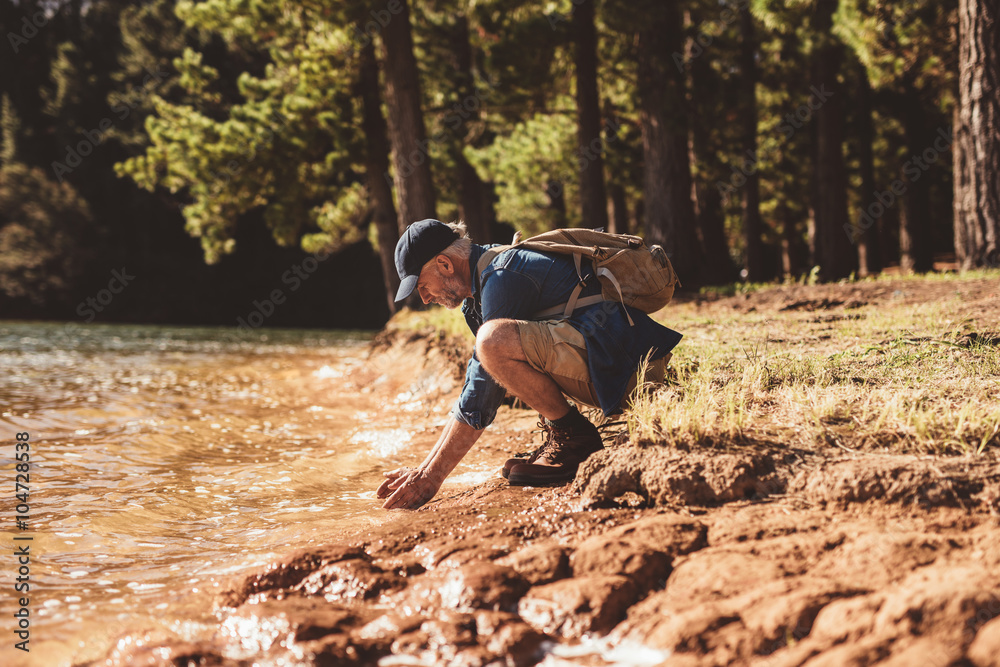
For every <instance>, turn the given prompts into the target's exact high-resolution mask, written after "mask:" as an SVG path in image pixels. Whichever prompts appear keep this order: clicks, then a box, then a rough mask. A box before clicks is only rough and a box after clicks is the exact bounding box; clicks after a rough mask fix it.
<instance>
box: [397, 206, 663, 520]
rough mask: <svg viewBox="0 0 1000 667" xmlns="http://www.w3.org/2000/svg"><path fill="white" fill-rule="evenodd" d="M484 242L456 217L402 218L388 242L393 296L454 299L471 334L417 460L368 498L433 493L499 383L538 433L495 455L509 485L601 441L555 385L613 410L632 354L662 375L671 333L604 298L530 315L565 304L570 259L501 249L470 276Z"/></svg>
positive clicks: (565, 464) (476, 429) (487, 413)
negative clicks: (513, 452) (553, 314)
mask: <svg viewBox="0 0 1000 667" xmlns="http://www.w3.org/2000/svg"><path fill="white" fill-rule="evenodd" d="M488 249H489V248H488V247H486V246H480V245H476V244H474V243H472V241H471V240H470V239H469V238H468V237H467V236H466V235H465V226H464V225H463V224H461V223H458V224H445V223H443V222H439V221H437V220H422V221H420V222H416V223H413V224H412V225H410V226H409V227H408V228H407V229H406V231H405V232H404V233H403V235H402V237H400V239H399V243H398V244H397V245H396V269H397V271H398V272H399V277H400V280H401V281H402V282H401V284H400V286H399V291H398V292H397V294H396V301H397V302H399V301H402V300H403V299H405V298H407V297H408V296H409V295H410V294H411V293H412V292H413V290H414V289H415V290H416V291H417V293H418V294H419V295H420V298H421V300H422V301H423V302H424V303H437V304H440V305H442V306H444V307H445V308H457V307H458V306H462V312H463V313H464V314H465V319H466V321H467V322H468V324H469V327H470V328H471V329H472V332H473V333H474V334H475V335H476V343H475V350H474V352H473V355H472V358H471V359H470V360H469V364H468V368H467V371H466V375H465V384H464V386H463V388H462V393H461V395H460V396H459V399H458V401H457V402H456V404H455V407H454V408H453V409H452V412H451V415H450V416H449V418H448V421H447V423H446V424H445V427H444V430H443V431H442V433H441V436H440V438H439V439H438V441H437V444H435V445H434V448H433V449H432V450H431V452H430V453H429V454H428V455H427V458H426V459H424V462H423V463H421V464H420V466H419V467H418V468H416V469H409V468H400V469H398V470H393V471H392V472H387V473H385V477H386V480H385V481H384V482H383V483H382V485H381V486H379V488H378V491H377V495H378V497H379V498H387V499H386V501H385V504H384V505H383V507H384V508H386V509H395V508H415V507H419V506H420V505H423V504H424V503H425V502H427V501H428V500H430V499H431V498H433V497H434V494H435V493H437V491H438V489H439V488H440V487H441V484H442V483H443V482H444V479H445V478H446V477H447V476H448V474H449V473H450V472H451V471H452V470H453V469H454V468H455V466H456V465H458V462H459V461H461V460H462V457H463V456H465V454H466V453H467V452H468V451H469V450H470V449H471V448H472V446H473V445H474V444H475V443H476V441H477V440H478V439H479V436H480V435H482V433H483V431H484V430H485V429H486V427H487V426H489V424H490V423H491V422H492V421H493V419H494V417H495V416H496V411H497V408H499V406H500V403H501V402H502V401H503V398H504V395H505V393H506V392H505V388H506V391H509V392H510V393H511V394H513V395H514V396H516V397H517V398H519V399H520V400H521V401H523V402H524V403H526V404H527V405H528V406H530V407H531V408H532V409H533V410H536V411H537V412H538V413H539V414H540V415H541V416H542V426H543V428H544V429H545V430H546V432H547V433H546V441H545V443H544V444H543V446H542V447H541V448H540V449H539V450H538V451H536V452H535V453H534V454H532V456H531V458H530V459H511V460H509V461H507V463H505V464H504V469H503V473H504V476H506V477H507V478H508V480H509V481H510V483H511V484H514V485H542V484H556V483H566V482H568V481H570V480H571V479H573V477H574V475H575V474H576V470H577V468H578V467H579V465H580V463H582V462H583V461H584V460H585V459H586V458H587V457H588V456H590V455H591V454H593V453H594V452H596V451H598V450H600V449H601V448H602V446H603V445H602V442H601V436H600V433H599V432H598V430H597V428H596V427H595V426H594V425H593V424H592V423H590V421H588V420H587V419H586V418H585V417H584V416H583V415H581V414H580V412H579V411H578V410H577V409H576V408H575V407H572V406H570V404H569V402H568V401H567V400H566V397H565V396H564V394H566V395H568V396H570V397H571V398H572V399H573V400H574V401H576V402H578V403H585V404H588V405H593V406H595V407H599V408H601V410H602V411H603V412H604V414H605V415H609V414H613V413H615V412H617V411H618V410H619V409H620V407H621V402H622V400H623V399H624V398H625V396H626V395H627V393H628V392H629V390H630V389H631V388H633V387H634V386H635V384H636V382H637V380H636V369H637V368H638V366H639V364H640V362H641V361H642V360H643V359H644V358H648V359H649V360H650V362H653V363H651V364H650V365H651V366H654V365H655V366H657V367H658V368H659V370H660V371H661V372H662V369H663V368H664V367H665V364H666V361H667V359H669V354H668V353H669V352H670V350H672V349H673V347H674V346H675V345H676V344H677V342H678V341H679V340H680V338H681V335H680V334H679V333H677V332H675V331H671V330H670V329H667V328H666V327H663V326H661V325H659V324H657V323H656V322H654V321H653V320H652V319H650V318H649V316H648V315H646V314H645V313H643V312H641V311H638V310H635V309H633V308H626V306H623V305H622V304H621V303H618V302H614V301H601V302H599V303H595V304H593V305H590V306H587V307H583V308H577V309H576V310H574V311H573V313H572V316H571V317H569V318H568V319H558V320H542V321H536V320H533V319H532V316H533V314H535V313H538V312H540V311H544V310H546V309H548V308H552V307H554V306H558V305H560V304H564V303H566V302H567V300H568V299H569V297H570V294H571V293H572V292H573V289H574V288H575V287H576V286H577V284H578V283H579V282H580V279H579V277H578V275H577V272H576V268H575V266H574V263H573V259H572V257H570V256H568V255H558V254H542V253H539V252H534V251H531V250H526V249H521V248H511V249H509V250H506V251H504V252H502V253H500V254H499V255H497V256H496V257H495V258H494V259H493V260H492V261H491V262H489V264H488V265H487V266H486V267H485V268H484V269H483V271H482V273H481V274H480V273H479V271H478V270H477V265H478V263H479V260H480V258H481V257H482V255H483V253H484V252H486V251H487V250H488ZM584 277H585V278H586V277H587V276H584ZM587 282H588V285H587V287H585V288H584V290H583V292H581V293H580V298H583V297H587V296H591V295H594V294H600V291H601V288H600V285H599V283H598V281H597V280H596V279H591V280H589V281H587ZM626 310H627V311H628V314H629V315H631V319H632V321H633V322H634V325H633V324H630V323H629V321H628V317H627V315H626ZM661 377H662V375H661Z"/></svg>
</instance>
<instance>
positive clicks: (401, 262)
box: [396, 219, 461, 303]
mask: <svg viewBox="0 0 1000 667" xmlns="http://www.w3.org/2000/svg"><path fill="white" fill-rule="evenodd" d="M460 238H461V236H459V234H458V232H456V231H455V230H454V229H452V228H451V227H449V226H448V225H446V224H444V223H443V222H441V221H440V220H432V219H427V220H421V221H420V222H414V223H413V224H412V225H410V226H409V227H407V228H406V231H405V232H403V235H402V236H400V237H399V242H398V243H396V273H398V274H399V281H400V282H399V291H398V292H396V303H399V302H400V301H402V300H403V299H405V298H406V297H408V296H410V294H412V293H413V290H414V288H416V286H417V280H418V279H419V278H420V270H421V269H422V268H424V264H426V263H427V262H429V261H431V260H432V259H434V256H435V255H437V254H438V253H439V252H441V251H442V250H444V249H445V248H447V247H448V246H450V245H451V244H452V243H453V242H454V241H457V240H458V239H460Z"/></svg>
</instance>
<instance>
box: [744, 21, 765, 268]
mask: <svg viewBox="0 0 1000 667" xmlns="http://www.w3.org/2000/svg"><path fill="white" fill-rule="evenodd" d="M740 33H741V36H742V43H741V49H740V51H741V53H740V70H741V76H740V97H741V98H742V105H741V106H742V107H743V113H742V116H743V128H742V130H743V149H744V151H745V155H746V156H747V157H748V158H749V159H750V160H752V161H753V165H752V166H751V167H750V168H749V169H747V170H746V172H747V173H746V178H747V182H746V183H745V184H744V185H743V236H744V238H745V240H746V253H747V256H746V262H747V266H746V268H747V281H748V282H754V283H757V282H761V281H763V280H765V279H767V278H769V277H770V276H768V275H767V272H766V270H765V268H764V239H763V238H762V237H761V235H762V234H763V232H764V222H763V220H761V217H760V170H759V169H758V166H759V165H758V155H757V63H756V61H755V56H756V51H757V44H756V37H755V36H754V26H753V16H752V15H751V14H750V8H749V7H747V6H744V7H742V8H741V9H740ZM751 156H752V157H751Z"/></svg>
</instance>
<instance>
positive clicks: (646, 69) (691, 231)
mask: <svg viewBox="0 0 1000 667" xmlns="http://www.w3.org/2000/svg"><path fill="white" fill-rule="evenodd" d="M650 10H651V11H650V12H649V16H648V21H647V25H646V27H645V28H644V29H642V30H640V31H639V39H638V48H637V53H638V55H637V57H638V80H637V84H638V85H637V90H638V94H639V120H640V123H641V126H642V151H643V159H644V162H645V169H644V175H643V201H644V204H645V213H646V238H647V240H648V241H649V242H650V243H658V244H660V245H662V246H663V247H664V249H665V250H666V251H667V254H668V255H669V256H670V258H671V261H672V262H673V265H674V268H675V269H676V270H677V273H678V275H679V276H680V278H681V280H682V281H683V280H685V279H687V280H692V279H700V278H701V276H700V275H696V273H698V267H699V266H700V265H702V261H701V257H700V252H699V248H698V238H697V235H696V230H695V217H694V206H693V204H692V202H691V163H690V160H689V157H688V146H687V143H688V139H687V125H686V122H685V119H686V109H685V95H684V79H683V74H682V73H681V72H680V71H678V69H677V68H676V67H675V66H674V64H673V59H672V57H671V54H673V53H675V52H679V51H681V50H682V49H683V48H684V42H683V35H682V33H681V17H680V12H679V11H678V8H677V3H676V0H666V1H665V2H663V3H662V4H652V5H651V6H650ZM668 110H669V112H670V114H669V115H668Z"/></svg>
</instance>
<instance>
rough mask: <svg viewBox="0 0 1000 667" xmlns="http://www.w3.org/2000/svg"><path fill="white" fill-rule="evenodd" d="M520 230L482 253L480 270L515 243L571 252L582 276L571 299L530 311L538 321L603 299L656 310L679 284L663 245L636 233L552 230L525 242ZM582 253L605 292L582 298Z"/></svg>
mask: <svg viewBox="0 0 1000 667" xmlns="http://www.w3.org/2000/svg"><path fill="white" fill-rule="evenodd" d="M520 235H521V233H520V232H518V233H517V234H515V235H514V240H513V243H512V245H506V246H498V247H496V248H490V249H489V250H487V251H486V252H484V253H483V256H482V257H481V258H480V259H479V262H478V264H477V265H476V270H477V271H478V273H479V275H482V273H483V271H485V270H486V267H487V266H489V264H490V262H492V261H493V259H494V258H496V256H497V255H499V254H500V253H502V252H504V251H506V250H510V249H511V248H522V249H524V250H534V251H537V252H544V253H556V254H559V255H572V256H573V261H574V262H575V263H576V275H577V277H578V278H579V279H580V283H579V284H578V285H577V286H576V288H575V289H574V290H573V292H572V294H571V295H570V297H569V301H567V302H566V303H565V304H562V305H559V306H555V307H553V308H548V309H546V310H543V311H539V312H537V313H535V314H534V315H533V316H532V319H534V320H544V319H550V318H555V317H569V316H570V315H572V314H573V310H574V309H576V308H579V307H583V306H589V305H591V304H594V303H599V302H601V301H618V302H620V303H622V304H624V305H626V306H632V307H633V308H638V309H639V310H641V311H643V312H646V313H653V312H656V311H657V310H659V309H660V308H663V307H664V306H665V305H667V304H668V303H670V299H671V298H673V295H674V287H675V286H676V285H678V284H680V281H679V280H678V279H677V274H676V273H675V272H674V267H673V266H671V264H670V259H669V258H668V257H667V253H666V252H665V251H664V250H663V248H662V247H660V246H658V245H654V246H651V247H647V246H646V243H645V241H643V240H642V239H641V238H640V237H638V236H631V235H628V234H608V233H606V232H597V231H594V230H591V229H554V230H552V231H550V232H544V233H542V234H539V235H538V236H533V237H531V238H530V239H526V240H524V241H521V240H519V238H520ZM584 258H587V260H588V261H590V262H591V263H592V265H593V268H594V270H593V275H595V276H597V279H598V281H599V282H600V284H601V293H600V294H597V295H594V296H589V297H584V298H583V299H580V298H579V296H580V292H581V291H582V290H583V288H584V287H586V285H587V283H586V281H585V280H584V275H583V259H584ZM589 273H590V272H588V274H589ZM587 277H588V278H589V277H590V276H589V275H588V276H587ZM626 317H628V313H627V312H626ZM628 321H629V324H634V322H632V318H631V317H629V318H628Z"/></svg>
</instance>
